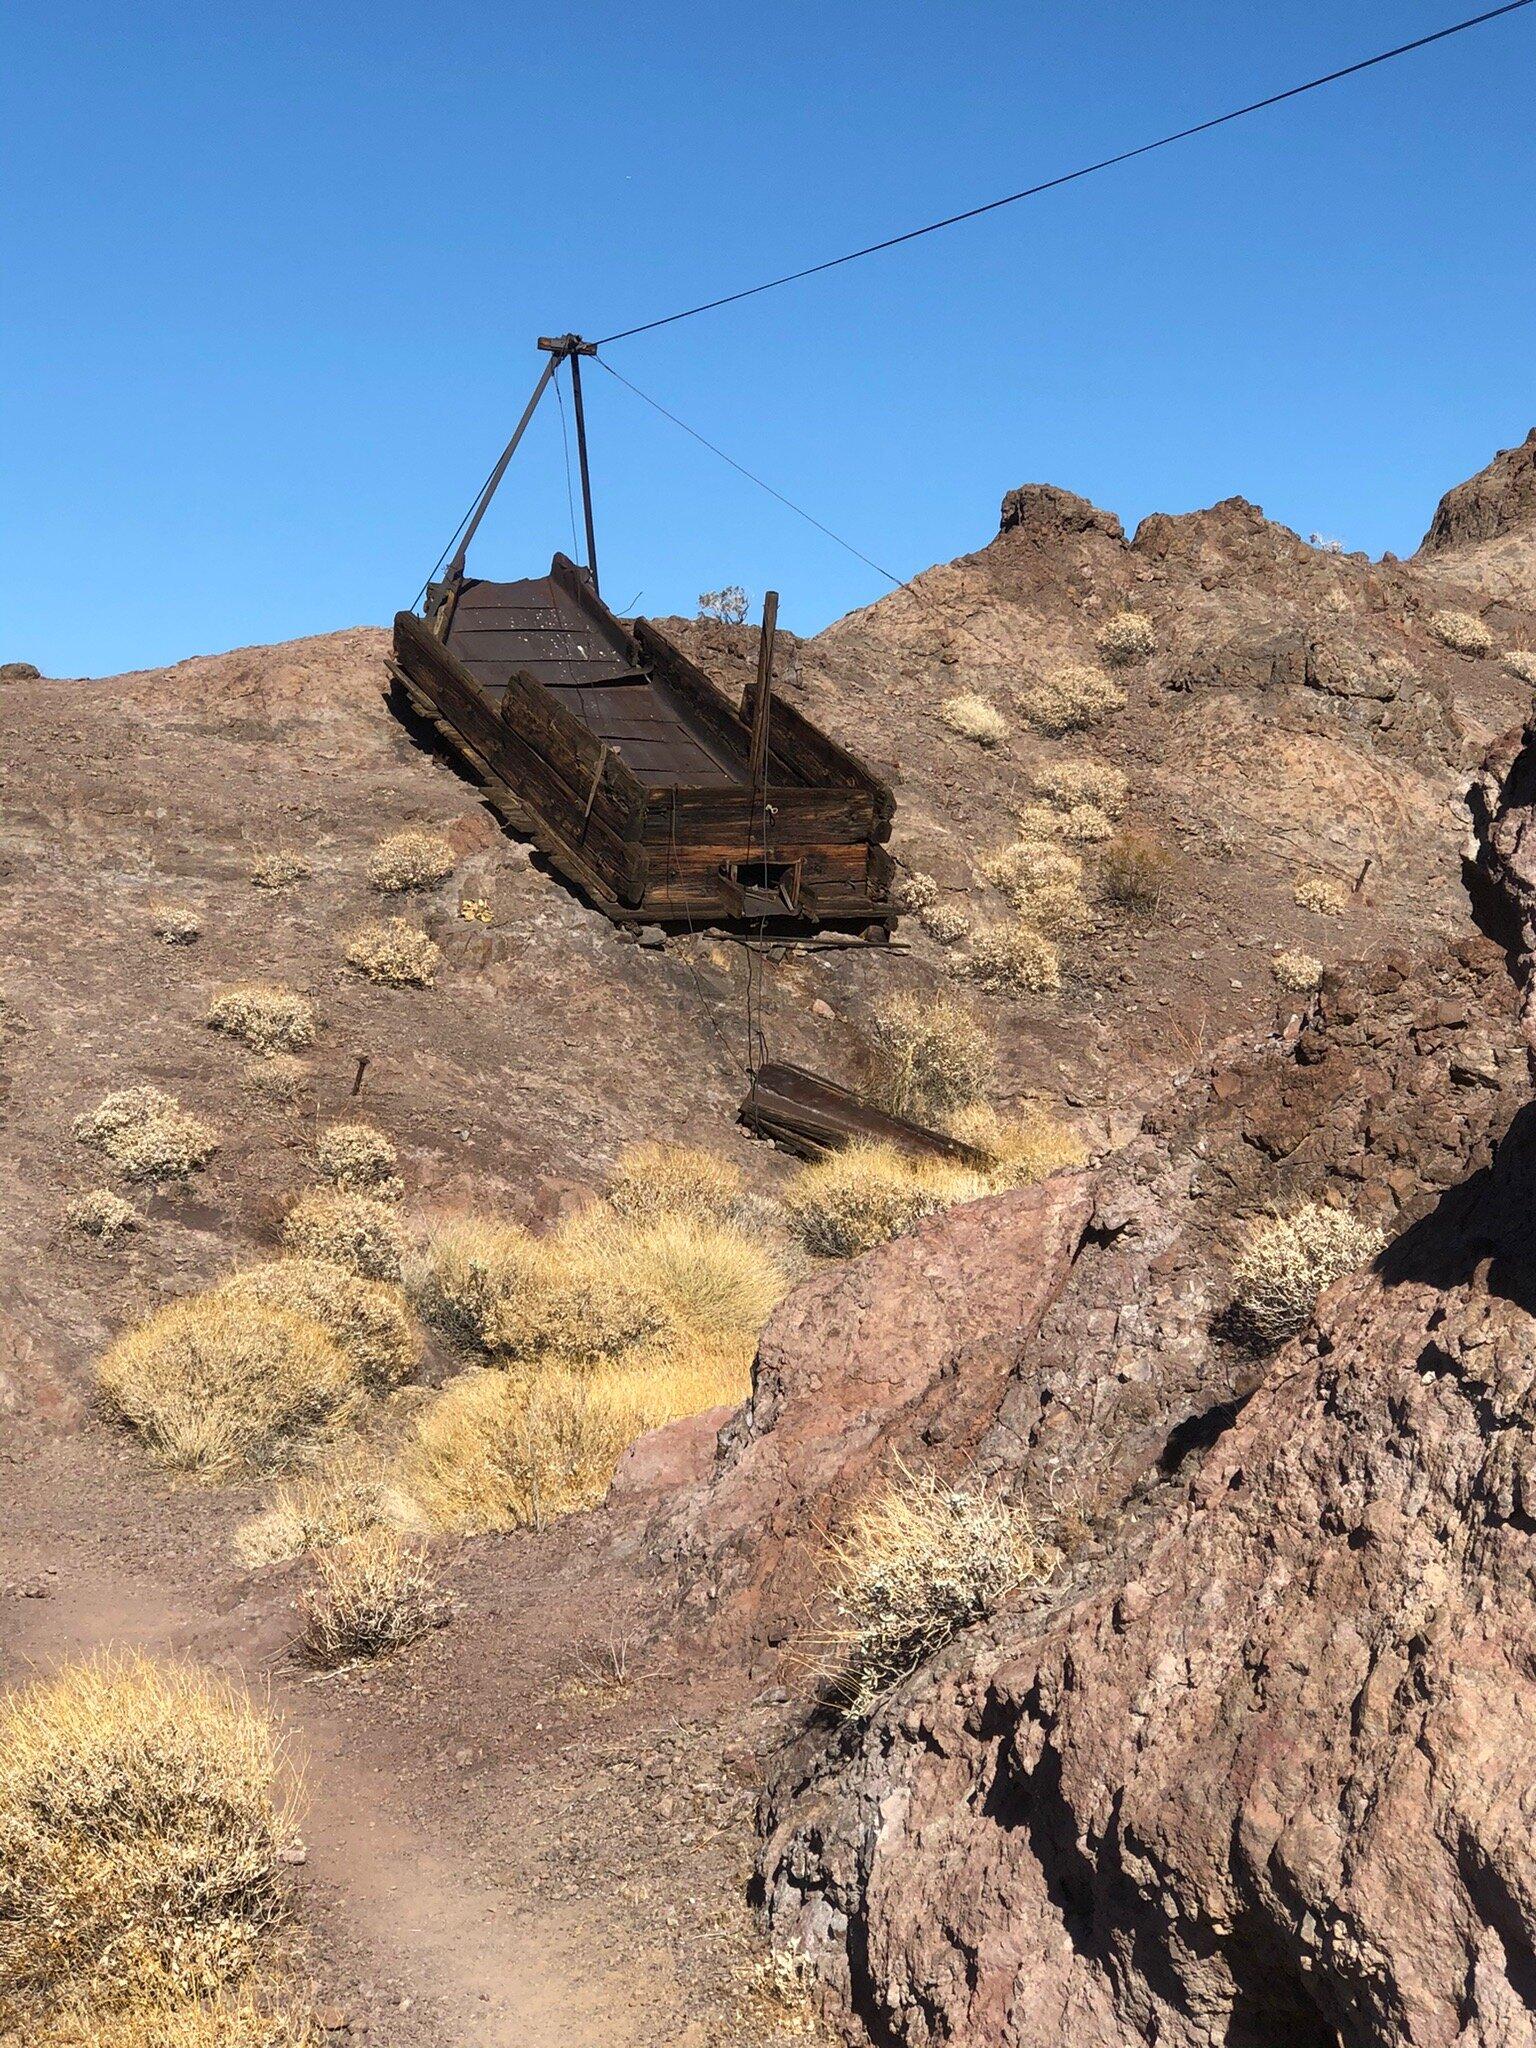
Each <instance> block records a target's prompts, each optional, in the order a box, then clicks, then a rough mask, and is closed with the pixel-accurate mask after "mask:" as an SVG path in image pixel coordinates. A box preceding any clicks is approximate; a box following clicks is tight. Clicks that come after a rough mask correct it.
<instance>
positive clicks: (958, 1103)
mask: <svg viewBox="0 0 1536 2048" xmlns="http://www.w3.org/2000/svg"><path fill="white" fill-rule="evenodd" d="M870 1041H871V1044H872V1045H873V1047H874V1057H875V1093H876V1096H877V1098H878V1100H879V1101H880V1103H881V1104H882V1105H883V1107H885V1108H886V1109H889V1110H893V1111H894V1112H895V1113H896V1114H897V1115H898V1116H909V1117H915V1118H917V1119H918V1121H919V1122H921V1121H923V1120H924V1119H926V1118H933V1117H942V1116H944V1115H945V1114H947V1113H948V1112H949V1111H950V1110H953V1109H959V1108H961V1107H962V1106H963V1105H964V1104H965V1103H968V1102H975V1101H976V1100H977V1099H978V1098H979V1097H980V1096H982V1095H984V1094H985V1093H986V1090H987V1088H988V1086H989V1085H990V1083H991V1080H992V1073H993V1068H994V1065H995V1063H996V1056H995V1053H994V1051H993V1047H992V1041H991V1039H990V1038H989V1037H988V1035H987V1033H986V1031H985V1030H984V1029H983V1027H982V1025H981V1024H980V1023H978V1021H977V1020H976V1018H975V1017H973V1016H972V1015H971V1013H970V1011H969V1010H968V1009H967V1008H966V1006H965V1005H964V1004H963V1003H961V1002H958V1001H957V1000H956V999H955V998H954V997H953V996H947V997H946V996H937V997H934V996H916V995H896V996H890V997H888V998H887V999H886V1000H885V1001H884V1002H883V1003H880V1004H877V1006H876V1008H875V1012H874V1016H873V1018H872V1020H871V1023H870Z"/></svg>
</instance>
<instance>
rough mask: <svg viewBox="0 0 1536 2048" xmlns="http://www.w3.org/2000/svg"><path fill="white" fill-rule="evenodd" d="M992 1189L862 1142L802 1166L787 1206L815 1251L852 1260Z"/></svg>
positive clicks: (966, 1170) (957, 1170) (971, 1175)
mask: <svg viewBox="0 0 1536 2048" xmlns="http://www.w3.org/2000/svg"><path fill="white" fill-rule="evenodd" d="M991 1190H992V1183H991V1182H990V1180H989V1179H988V1177H987V1175H986V1174H985V1173H984V1172H981V1171H978V1170H976V1169H974V1168H971V1167H966V1166H959V1165H954V1164H952V1163H951V1162H950V1161H948V1160H945V1159H941V1158H937V1157H934V1156H931V1155H925V1154H916V1153H910V1152H903V1151H901V1150H899V1149H898V1148H897V1147H896V1146H895V1145H888V1144H883V1143H875V1142H871V1141H861V1142H858V1143H855V1144H852V1145H848V1146H846V1147H845V1148H844V1149H843V1150H842V1151H841V1152H833V1153H829V1154H828V1155H827V1157H826V1158H824V1159H817V1160H814V1161H812V1163H811V1164H810V1165H808V1166H804V1167H802V1168H801V1169H800V1170H799V1172H798V1173H796V1174H795V1176H794V1178H793V1179H792V1180H791V1181H790V1183H789V1185H788V1187H787V1188H786V1189H785V1191H784V1207H785V1210H786V1212H787V1214H788V1216H789V1218H790V1221H791V1222H792V1223H793V1225H794V1227H795V1229H796V1230H797V1231H798V1232H799V1235H800V1238H801V1241H802V1242H803V1243H804V1245H805V1247H806V1249H807V1251H810V1252H814V1253H816V1254H817V1255H818V1256H819V1257H822V1258H830V1259H849V1258H854V1257H856V1256H857V1255H858V1254H859V1253H860V1252H865V1251H868V1250H870V1249H871V1247H872V1246H874V1245H877V1244H883V1243H884V1242H885V1241H886V1239H887V1238H891V1237H895V1236H897V1235H899V1233H900V1232H902V1231H904V1230H908V1229H910V1228H911V1226H912V1225H913V1224H914V1223H918V1222H920V1221H921V1220H922V1219H923V1218H924V1217H925V1216H933V1215H936V1214H937V1213H938V1211H939V1210H941V1209H947V1208H949V1207H950V1206H951V1205H952V1204H953V1203H956V1202H973V1201H975V1200H976V1199H977V1198H978V1197H979V1196H981V1195H985V1194H989V1193H990V1192H991Z"/></svg>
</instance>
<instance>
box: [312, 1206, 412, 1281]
mask: <svg viewBox="0 0 1536 2048" xmlns="http://www.w3.org/2000/svg"><path fill="white" fill-rule="evenodd" d="M283 1243H284V1244H285V1245H286V1246H287V1248H288V1249H289V1251H291V1252H297V1253H299V1254H300V1256H301V1257H304V1258H310V1259H324V1260H327V1261H328V1262H329V1263H330V1264H331V1265H333V1266H344V1267H346V1268H347V1269H348V1270H349V1271H350V1272H353V1273H360V1274H361V1275H362V1276H363V1278H364V1279H365V1280H398V1279H399V1278H400V1271H401V1266H402V1264H403V1262H404V1260H405V1256H406V1253H407V1251H408V1250H409V1248H410V1240H409V1239H408V1237H407V1236H406V1232H405V1227H404V1225H403V1224H402V1223H401V1221H400V1219H399V1217H398V1215H397V1214H396V1213H395V1210H394V1209H393V1207H392V1206H391V1205H390V1204H389V1203H388V1202H381V1201H379V1200H378V1199H377V1197H375V1196H373V1195H368V1194H363V1193H361V1192H359V1191H358V1190H357V1189H355V1188H333V1187H320V1188H307V1189H306V1190H305V1191H304V1193H303V1194H302V1195H300V1196H299V1198H298V1200H297V1201H296V1202H295V1203H294V1205H293V1207H292V1208H291V1209H290V1210H289V1211H288V1214H287V1215H286V1216H285V1217H284V1219H283Z"/></svg>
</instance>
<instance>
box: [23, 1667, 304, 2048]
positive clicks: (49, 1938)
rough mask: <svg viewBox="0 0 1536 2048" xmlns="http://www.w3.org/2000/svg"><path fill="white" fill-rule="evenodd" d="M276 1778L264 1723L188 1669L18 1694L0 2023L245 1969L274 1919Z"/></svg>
mask: <svg viewBox="0 0 1536 2048" xmlns="http://www.w3.org/2000/svg"><path fill="white" fill-rule="evenodd" d="M284 1779H285V1771H284V1765H283V1756H282V1747H281V1743H280V1741H279V1739H278V1737H277V1735H276V1733H275V1731H274V1730H273V1728H272V1726H271V1724H270V1723H269V1722H268V1721H267V1720H266V1719H265V1717H264V1716H262V1715H261V1714H259V1713H258V1712H257V1711H256V1710H255V1709H254V1708H253V1707H252V1706H251V1704H250V1702H249V1701H248V1700H247V1699H246V1698H245V1697H244V1696H243V1695H242V1694H240V1693H238V1692H237V1691H235V1690H234V1688H233V1687H232V1686H230V1685H229V1684H227V1683H226V1682H224V1681H221V1680H217V1679H215V1678H213V1677H211V1676H209V1675H207V1674H205V1673H202V1672H199V1671H197V1670H195V1669H193V1667H192V1666H190V1665H186V1664H178V1663H168V1662H167V1663H157V1662H154V1661H152V1660H151V1659H149V1658H147V1657H140V1656H131V1655H122V1656H98V1657H94V1658H92V1659H90V1660H89V1661H88V1662H85V1663H82V1664H76V1665H72V1666H68V1667H66V1668H65V1669H64V1670H63V1671H62V1672H61V1673H60V1674H59V1675H58V1676H57V1677H54V1678H51V1679H39V1680H36V1681H34V1682H33V1683H32V1684H30V1685H28V1686H26V1687H25V1688H23V1689H22V1690H20V1691H18V1692H13V1693H12V1694H11V1695H10V1696H9V1697H8V1698H7V1699H6V1700H5V1702H4V1704H3V1706H0V2018H3V2017H7V2016H8V2015H7V2013H6V2008H7V2006H9V2007H10V2011H11V2013H13V2014H15V2015H16V2016H17V2017H18V2018H19V2017H20V2015H21V2014H22V2013H23V2012H26V2011H27V2010H29V2009H30V2010H31V2011H32V2012H33V2013H34V2014H35V2013H36V2012H37V2011H38V2009H39V2008H41V2009H43V2010H46V2008H47V2007H48V2006H50V2005H52V2006H54V2007H55V2008H59V2007H66V2008H67V2006H68V2004H69V2002H70V2001H71V2000H72V1999H73V1998H79V1999H81V2000H82V2001H86V2002H87V2003H88V2009H95V2010H106V2011H110V2010H111V2009H112V2008H113V2007H114V2006H124V2005H130V2006H131V2003H132V2002H133V2001H136V2000H137V1999H139V1998H140V1997H141V1996H142V1995H143V1992H144V1987H145V1985H146V1984H150V1985H155V1986H159V1987H163V1989H164V1991H165V1992H166V1993H167V1994H169V1995H171V1996H173V1997H174V1996H176V1995H180V1996H181V1997H183V1998H187V1999H191V1998H194V1997H196V1996H199V1995H207V1994H210V1993H213V1992H216V1991H217V1990H218V1988H219V1987H220V1986H221V1985H222V1984H224V1983H226V1982H228V1981H230V1980H232V1979H234V1978H237V1977H239V1976H240V1975H241V1974H243V1973H244V1972H245V1971H246V1970H247V1969H248V1968H249V1967H250V1965H251V1964H252V1962H253V1961H254V1960H256V1959H257V1958H258V1957H259V1955H260V1952H261V1946H262V1941H263V1937H264V1936H266V1935H267V1934H268V1932H269V1930H271V1929H272V1928H273V1927H274V1926H275V1924H276V1923H277V1922H278V1921H279V1920H280V1919H281V1917H282V1915H283V1910H284V1893H283V1886H282V1864H283V1856H284V1851H285V1850H286V1849H287V1848H288V1846H289V1844H290V1842H291V1841H292V1838H293V1815H292V1811H291V1808H290V1806H289V1804H288V1797H287V1794H286V1793H285V1790H284ZM29 2037H30V2029H29ZM172 2038H173V2039H174V2038H175V2036H174V2035H173V2036H172ZM192 2038H194V2039H195V2038H196V2037H195V2036H194V2037H192ZM140 2039H141V2041H143V2042H144V2043H146V2044H147V2043H149V2042H150V2041H151V2040H152V2039H153V2040H156V2041H158V2039H159V2037H158V2036H151V2035H149V2034H144V2035H142V2036H140Z"/></svg>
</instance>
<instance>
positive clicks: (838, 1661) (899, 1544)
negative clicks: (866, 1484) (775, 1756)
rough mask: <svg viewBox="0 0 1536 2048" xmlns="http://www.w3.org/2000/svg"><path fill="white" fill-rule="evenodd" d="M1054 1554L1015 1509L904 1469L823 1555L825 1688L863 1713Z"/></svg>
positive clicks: (1037, 1575)
mask: <svg viewBox="0 0 1536 2048" xmlns="http://www.w3.org/2000/svg"><path fill="white" fill-rule="evenodd" d="M1054 1563H1055V1553H1054V1552H1053V1551H1051V1550H1050V1549H1049V1548H1048V1547H1047V1546H1046V1545H1044V1544H1042V1543H1040V1542H1038V1541H1037V1540H1036V1537H1035V1533H1034V1529H1033V1526H1032V1525H1031V1523H1030V1520H1029V1517H1028V1516H1027V1515H1026V1514H1025V1512H1024V1510H1023V1509H1022V1508H1016V1507H1011V1506H1010V1505H1009V1504H1008V1503H1007V1502H1005V1501H1001V1500H998V1499H996V1498H994V1497H993V1496H992V1495H991V1494H988V1493H985V1492H983V1491H981V1490H980V1489H979V1488H974V1487H969V1486H945V1485H943V1484H941V1482H940V1481H938V1480H937V1479H934V1478H931V1477H927V1476H919V1475H917V1474H915V1473H912V1472H909V1471H907V1470H906V1469H905V1468H902V1469H901V1471H900V1474H899V1476H898V1478H897V1479H896V1480H895V1481H894V1482H893V1483H892V1484H891V1485H889V1486H888V1487H886V1488H885V1489H884V1490H883V1491H882V1492H880V1493H879V1494H877V1495H875V1496H874V1498H873V1499H871V1500H869V1501H866V1502H865V1503H864V1504H863V1506H862V1507H860V1508H859V1509H858V1510H857V1512H856V1513H855V1514H854V1516H853V1518H852V1520H851V1522H850V1524H849V1526H848V1528H847V1530H846V1532H845V1533H844V1534H843V1535H842V1537H841V1538H840V1539H839V1540H838V1541H837V1542H836V1543H834V1544H833V1545H832V1546H831V1548H830V1551H829V1554H828V1557H827V1559H826V1563H825V1566H824V1571H825V1576H826V1582H827V1583H826V1600H827V1609H828V1612H829V1616H830V1620H829V1624H828V1627H827V1629H826V1638H825V1639H826V1643H827V1647H828V1649H829V1651H830V1652H831V1657H830V1662H829V1668H828V1671H827V1677H828V1679H829V1681H830V1688H831V1690H832V1692H833V1693H834V1695H835V1697H837V1698H838V1699H839V1700H840V1701H841V1702H842V1704H843V1707H844V1710H845V1712H846V1713H847V1714H848V1715H849V1716H850V1718H862V1717H863V1716H864V1715H866V1714H868V1713H869V1712H871V1710H872V1709H873V1708H874V1706H875V1705H876V1703H877V1701H878V1700H879V1698H880V1695H881V1694H882V1693H883V1692H885V1691H887V1690H888V1688H889V1687H891V1686H892V1685H894V1684H896V1683H897V1682H898V1680H900V1679H903V1678H906V1677H908V1676H910V1674H911V1673H912V1672H914V1671H916V1670H917V1669H918V1667H919V1666H920V1665H922V1664H924V1663H925V1662H926V1661H927V1660H928V1658H930V1657H931V1656H933V1654H934V1653H935V1651H937V1650H941V1649H942V1648H943V1647H944V1645H945V1644H946V1643H948V1642H951V1641H953V1639H954V1638H955V1637H956V1636H957V1635H958V1634H959V1633H960V1631H961V1630H962V1629H963V1628H966V1627H968V1626H969V1625H970V1624H971V1623H972V1622H975V1621H980V1620H982V1619H984V1618H985V1617H986V1616H987V1615H988V1614H990V1613H992V1611H993V1610H994V1609H995V1608H996V1606H997V1605H998V1603H999V1601H1001V1600H1002V1599H1003V1598H1004V1597H1005V1596H1006V1595H1007V1594H1009V1593H1011V1592H1012V1591H1013V1590H1014V1589H1015V1588H1016V1587H1018V1586H1021V1585H1025V1584H1027V1583H1029V1582H1031V1581H1039V1580H1041V1579H1044V1578H1046V1577H1047V1576H1048V1575H1049V1573H1050V1571H1051V1569H1052V1567H1053V1565H1054Z"/></svg>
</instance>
